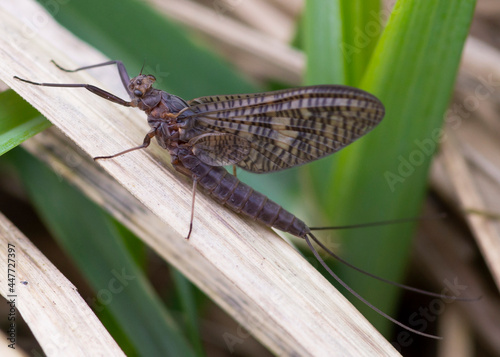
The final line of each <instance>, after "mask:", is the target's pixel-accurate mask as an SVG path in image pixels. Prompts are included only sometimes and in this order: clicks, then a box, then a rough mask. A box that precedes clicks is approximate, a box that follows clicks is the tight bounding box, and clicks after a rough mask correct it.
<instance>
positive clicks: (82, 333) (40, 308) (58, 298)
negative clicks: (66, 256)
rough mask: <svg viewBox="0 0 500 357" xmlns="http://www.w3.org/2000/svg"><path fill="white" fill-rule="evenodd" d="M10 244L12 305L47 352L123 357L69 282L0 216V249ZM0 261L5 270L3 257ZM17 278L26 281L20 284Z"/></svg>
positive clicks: (0, 288)
mask: <svg viewBox="0 0 500 357" xmlns="http://www.w3.org/2000/svg"><path fill="white" fill-rule="evenodd" d="M11 245H13V246H14V247H15V262H16V268H15V271H16V276H17V284H16V286H15V295H16V297H15V299H16V301H17V304H16V307H17V309H18V311H19V312H20V313H21V315H22V316H23V319H24V320H25V321H26V323H27V324H28V325H29V327H30V329H31V331H32V332H33V334H34V335H35V337H36V338H37V340H38V342H39V343H40V345H41V346H42V348H43V350H44V352H45V353H46V354H47V355H49V354H50V355H51V356H89V355H93V356H97V355H106V356H124V354H123V352H122V351H121V349H120V347H118V345H117V344H116V342H115V341H114V340H113V338H112V337H111V336H110V335H109V333H108V332H107V331H106V329H105V328H104V326H103V325H102V324H101V322H100V321H99V319H98V318H97V317H96V316H95V315H94V313H93V312H92V310H91V309H90V307H89V306H88V305H87V303H86V302H85V300H83V298H82V297H81V296H80V294H78V291H77V290H76V288H75V287H74V286H73V284H71V282H70V281H68V280H67V279H66V278H65V277H64V276H63V275H62V274H61V272H59V270H57V268H56V267H55V266H54V265H53V264H52V263H51V262H50V261H49V260H48V259H47V258H46V257H45V256H44V255H43V254H42V253H41V252H40V251H39V250H38V249H36V247H35V246H33V244H31V242H30V241H29V240H28V239H27V238H26V237H25V236H24V235H23V234H22V233H21V232H19V231H18V230H17V228H16V227H15V226H14V225H13V224H12V223H11V222H9V221H8V220H7V219H6V218H5V217H4V216H3V215H1V214H0V248H1V251H2V252H5V253H4V254H7V248H8V247H10V246H11ZM0 262H1V263H0V264H1V265H2V267H1V268H2V271H4V272H7V260H6V259H0ZM2 276H3V277H5V276H6V274H3V275H2ZM21 280H22V281H27V282H28V284H27V285H24V284H20V283H19V282H20V281H21ZM7 288H8V285H7V282H6V281H5V280H3V279H2V281H1V284H0V292H1V294H2V295H3V296H4V297H5V298H6V299H7V300H9V295H11V294H12V292H10V291H7ZM89 341H92V343H89Z"/></svg>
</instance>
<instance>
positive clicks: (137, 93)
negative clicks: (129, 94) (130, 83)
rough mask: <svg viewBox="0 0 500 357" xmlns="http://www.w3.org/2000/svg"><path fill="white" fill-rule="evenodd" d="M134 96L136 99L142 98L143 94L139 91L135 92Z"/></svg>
mask: <svg viewBox="0 0 500 357" xmlns="http://www.w3.org/2000/svg"><path fill="white" fill-rule="evenodd" d="M134 95H135V96H136V97H142V92H141V91H140V90H139V89H136V90H134Z"/></svg>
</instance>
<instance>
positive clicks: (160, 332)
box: [9, 150, 194, 356]
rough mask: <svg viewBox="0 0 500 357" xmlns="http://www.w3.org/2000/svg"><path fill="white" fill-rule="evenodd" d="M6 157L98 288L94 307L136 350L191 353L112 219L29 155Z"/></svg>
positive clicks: (159, 353)
mask: <svg viewBox="0 0 500 357" xmlns="http://www.w3.org/2000/svg"><path fill="white" fill-rule="evenodd" d="M9 156H10V158H11V160H12V163H14V164H15V166H16V167H17V168H18V170H19V173H20V175H21V178H22V180H23V182H24V183H25V186H26V188H27V190H28V192H29V194H30V196H31V197H32V200H33V202H34V203H35V206H36V208H37V210H38V212H39V213H40V215H41V217H42V219H43V220H44V221H45V222H46V224H47V226H48V227H49V228H50V230H51V231H52V232H53V234H54V236H55V237H56V238H57V240H58V242H59V243H60V244H61V246H63V247H64V249H65V250H66V251H67V252H68V253H69V254H70V255H71V257H72V258H73V261H74V262H75V263H76V265H77V266H78V267H79V268H80V270H81V271H82V272H83V273H84V274H85V276H86V278H87V279H88V281H89V283H90V284H91V286H93V288H94V290H95V291H96V294H97V295H96V296H97V299H95V298H91V299H90V300H91V303H93V305H94V309H95V310H96V311H100V310H102V309H104V308H106V309H108V310H109V312H110V313H111V314H112V315H113V318H114V319H115V320H116V321H117V322H118V323H119V325H120V327H121V329H122V330H123V331H124V332H125V334H126V335H127V337H128V339H129V341H130V342H131V343H132V345H133V346H134V348H135V352H134V353H137V355H140V356H190V355H194V354H193V352H192V350H191V348H190V346H189V344H188V343H187V341H186V339H185V337H184V336H183V335H182V334H181V333H180V332H179V330H178V327H177V325H176V324H175V322H174V320H173V318H172V317H171V316H170V315H169V314H168V312H167V311H166V310H165V308H164V307H163V306H162V305H161V302H160V301H159V299H158V297H157V296H156V294H155V293H154V291H153V289H152V287H151V286H150V285H149V283H148V281H147V279H146V278H145V277H144V275H143V273H142V271H141V270H140V269H139V268H138V267H137V265H136V264H135V262H134V260H133V258H132V257H131V256H130V254H129V252H128V251H127V249H126V246H125V244H124V242H123V239H122V237H120V236H119V234H118V230H117V229H116V226H115V224H114V223H113V221H112V219H111V218H110V217H109V216H108V215H107V214H105V213H104V212H103V211H102V210H101V209H100V208H99V207H98V206H96V205H95V204H94V203H92V202H90V201H89V200H88V199H87V198H85V197H84V196H83V195H82V194H81V193H80V192H79V191H77V190H76V189H74V188H72V187H71V186H69V185H68V184H67V183H65V182H61V181H60V180H59V178H58V177H57V176H56V175H55V174H54V173H52V172H51V171H50V170H49V169H48V168H46V167H45V166H43V165H42V164H41V163H40V162H38V161H37V160H35V159H34V158H32V157H31V156H29V155H28V154H26V153H24V152H23V151H20V150H16V151H13V152H12V153H11V154H10V155H9ZM33 177H36V180H33ZM110 332H111V333H112V334H113V332H112V331H110ZM129 341H127V342H129ZM118 342H119V341H118Z"/></svg>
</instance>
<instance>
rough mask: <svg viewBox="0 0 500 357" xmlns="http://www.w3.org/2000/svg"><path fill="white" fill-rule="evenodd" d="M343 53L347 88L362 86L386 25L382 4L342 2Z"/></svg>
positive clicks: (361, 0)
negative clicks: (362, 80) (382, 14)
mask: <svg viewBox="0 0 500 357" xmlns="http://www.w3.org/2000/svg"><path fill="white" fill-rule="evenodd" d="M341 13H342V39H341V41H342V42H340V45H339V46H338V49H340V50H341V53H342V58H343V60H344V63H345V64H344V68H345V82H344V84H347V85H350V86H359V83H360V82H361V79H362V78H363V75H364V73H365V70H366V67H367V66H368V63H369V61H370V57H371V54H372V52H373V50H374V49H375V45H376V44H377V40H378V38H379V36H380V34H381V33H382V30H383V28H384V25H383V23H382V21H383V19H382V17H381V16H380V15H381V4H380V0H344V1H342V2H341Z"/></svg>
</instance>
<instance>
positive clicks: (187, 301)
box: [170, 268, 205, 356]
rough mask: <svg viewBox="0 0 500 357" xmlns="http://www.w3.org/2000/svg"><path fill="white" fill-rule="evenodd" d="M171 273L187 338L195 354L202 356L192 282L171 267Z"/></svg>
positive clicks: (203, 353)
mask: <svg viewBox="0 0 500 357" xmlns="http://www.w3.org/2000/svg"><path fill="white" fill-rule="evenodd" d="M170 271H171V275H172V277H173V280H174V282H175V286H176V291H177V294H178V296H179V301H180V303H181V306H182V309H183V310H184V321H185V323H186V331H187V335H188V336H189V340H190V341H191V343H192V345H193V349H194V350H195V351H196V355H197V356H204V355H205V352H204V350H203V345H202V340H201V336H200V326H199V322H198V309H197V306H196V301H195V296H194V289H195V288H194V286H193V284H192V283H191V282H190V281H189V280H188V279H187V278H186V277H185V276H184V275H182V274H181V273H180V272H179V271H178V270H177V269H174V268H172V269H171V270H170Z"/></svg>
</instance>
